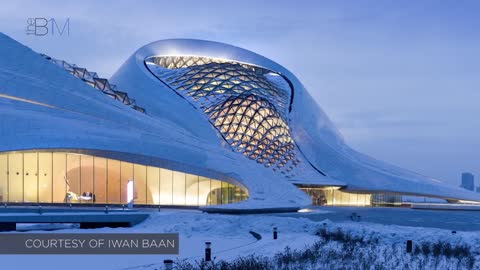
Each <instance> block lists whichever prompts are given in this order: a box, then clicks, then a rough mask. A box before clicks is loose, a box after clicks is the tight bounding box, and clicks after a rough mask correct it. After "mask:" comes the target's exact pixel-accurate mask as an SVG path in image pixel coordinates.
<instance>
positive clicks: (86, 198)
mask: <svg viewBox="0 0 480 270" xmlns="http://www.w3.org/2000/svg"><path fill="white" fill-rule="evenodd" d="M0 53H1V55H2V57H1V58H0V117H1V118H0V202H4V203H18V204H38V203H41V204H65V203H68V204H85V205H87V204H94V205H95V204H102V205H103V204H109V205H110V204H111V205H121V204H124V203H126V202H128V200H129V199H128V197H129V195H128V192H129V191H128V185H129V183H132V184H133V198H132V199H133V202H134V204H135V205H144V206H159V205H161V206H163V205H166V206H190V207H201V208H203V209H237V210H241V209H284V210H296V209H299V208H301V207H304V206H306V205H309V204H315V205H361V206H376V205H382V206H383V205H401V204H402V202H404V198H406V197H414V198H421V199H424V200H425V199H426V198H428V199H432V200H438V201H445V202H458V201H480V196H479V195H478V194H476V193H474V192H469V191H467V190H463V189H460V188H457V187H453V186H450V185H447V184H444V183H443V182H441V181H439V180H436V179H432V178H429V177H426V176H423V175H419V174H416V173H414V172H410V171H407V170H404V169H401V168H398V167H395V166H393V165H389V164H386V163H384V162H381V161H379V160H376V159H374V158H371V157H368V156H366V155H364V154H361V153H359V152H357V151H355V150H353V149H352V148H350V147H349V146H348V145H347V144H346V142H345V140H344V139H343V138H342V136H341V134H340V132H339V131H338V130H337V129H336V127H335V126H334V124H333V123H332V122H331V121H330V120H329V118H328V117H327V115H326V114H325V113H324V112H323V111H322V109H321V108H320V107H319V105H318V104H317V103H316V102H315V101H314V99H313V98H312V97H311V96H310V94H309V93H308V92H307V90H306V89H305V88H304V86H303V85H302V84H301V82H300V81H299V80H298V79H297V78H296V77H295V76H294V75H293V74H292V73H291V72H290V71H288V70H287V69H285V68H284V67H282V66H281V65H279V64H277V63H275V62H273V61H272V60H269V59H267V58H265V57H263V56H261V55H258V54H256V53H253V52H251V51H248V50H245V49H242V48H238V47H235V46H231V45H227V44H223V43H218V42H211V41H203V40H190V39H172V40H161V41H157V42H153V43H150V44H148V45H146V46H144V47H142V48H140V49H139V50H137V51H136V52H134V53H133V55H131V56H130V58H128V59H127V60H126V61H125V63H124V64H123V65H122V66H120V67H119V68H118V70H117V71H116V73H115V74H114V75H113V76H112V77H111V78H109V79H106V78H103V77H100V76H99V75H98V74H97V73H95V72H92V71H90V70H88V69H86V68H83V67H79V66H76V65H74V64H72V63H69V62H67V61H64V60H59V59H56V58H55V57H54V56H53V55H52V54H54V53H53V52H50V53H49V56H47V55H45V54H40V53H37V52H34V51H33V50H31V49H29V48H27V47H25V46H24V45H22V44H20V43H18V42H17V41H15V40H13V39H11V38H9V37H7V36H5V35H3V34H0ZM319 76H321V74H319ZM315 91H321V89H316V90H315Z"/></svg>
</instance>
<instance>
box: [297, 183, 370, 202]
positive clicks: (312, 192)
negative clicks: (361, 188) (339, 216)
mask: <svg viewBox="0 0 480 270" xmlns="http://www.w3.org/2000/svg"><path fill="white" fill-rule="evenodd" d="M300 190H302V191H304V192H305V193H307V194H308V195H309V196H310V197H311V198H312V205H352V206H370V205H372V199H371V198H372V195H371V194H361V193H350V192H344V191H341V190H339V189H338V188H334V187H319V188H316V187H314V188H303V187H301V188H300Z"/></svg>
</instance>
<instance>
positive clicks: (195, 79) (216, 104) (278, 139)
mask: <svg viewBox="0 0 480 270" xmlns="http://www.w3.org/2000/svg"><path fill="white" fill-rule="evenodd" d="M146 64H147V67H148V68H149V69H150V71H151V72H152V73H153V74H154V75H155V76H157V78H159V79H160V80H161V81H163V82H164V83H166V84H167V85H168V86H169V87H171V88H173V89H174V90H175V91H176V92H177V93H179V94H181V95H182V96H183V97H184V98H186V99H187V100H189V101H190V102H191V103H192V104H194V105H195V106H196V107H197V108H199V109H200V110H202V111H203V112H204V113H205V114H207V115H208V117H209V120H210V122H211V123H212V125H214V126H215V128H216V129H217V130H218V131H219V132H220V134H221V135H222V136H223V138H224V139H225V140H226V141H227V142H228V143H229V144H230V146H231V147H232V148H233V149H234V150H235V151H238V152H240V153H242V154H243V155H245V156H246V157H248V158H250V159H252V160H255V161H256V162H258V163H261V164H263V165H264V166H265V167H272V168H273V170H275V171H277V170H278V171H279V172H281V173H282V174H284V175H286V176H288V177H289V176H292V175H293V173H292V170H293V169H294V168H295V167H296V166H297V164H298V163H299V162H300V160H299V159H298V158H297V154H296V151H297V150H296V147H295V143H294V141H293V139H292V137H291V135H290V131H289V127H288V125H287V121H286V115H287V109H288V105H289V101H290V95H291V89H290V86H289V85H288V83H287V82H286V81H285V80H284V79H283V78H282V77H281V76H280V75H279V74H277V73H275V72H272V71H270V70H267V69H265V68H261V67H257V66H252V65H248V64H244V63H238V62H232V61H228V60H223V59H215V58H206V57H190V56H163V57H152V58H149V59H147V60H146Z"/></svg>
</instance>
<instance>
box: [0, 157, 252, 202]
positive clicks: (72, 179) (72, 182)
mask: <svg viewBox="0 0 480 270" xmlns="http://www.w3.org/2000/svg"><path fill="white" fill-rule="evenodd" d="M129 180H133V182H134V203H135V204H145V205H178V206H203V205H215V204H226V203H234V202H239V201H242V200H245V199H247V197H248V195H247V191H246V190H245V189H243V188H241V187H238V186H235V185H233V184H230V183H228V182H224V181H220V180H216V179H211V178H207V177H202V176H198V175H193V174H188V173H183V172H179V171H173V170H168V169H164V168H159V167H152V166H144V165H141V164H135V163H130V162H124V161H120V160H115V159H108V158H103V157H97V156H91V155H84V154H76V153H67V152H47V151H25V152H8V153H0V201H1V202H11V203H90V204H93V203H98V204H124V203H126V202H127V182H128V181H129Z"/></svg>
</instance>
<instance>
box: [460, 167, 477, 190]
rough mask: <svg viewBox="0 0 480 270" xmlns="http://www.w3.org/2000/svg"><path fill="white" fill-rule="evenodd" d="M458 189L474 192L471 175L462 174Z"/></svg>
mask: <svg viewBox="0 0 480 270" xmlns="http://www.w3.org/2000/svg"><path fill="white" fill-rule="evenodd" d="M460 187H462V188H464V189H468V190H471V191H474V190H475V186H474V184H473V174H471V173H468V172H466V173H462V184H461V185H460Z"/></svg>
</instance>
